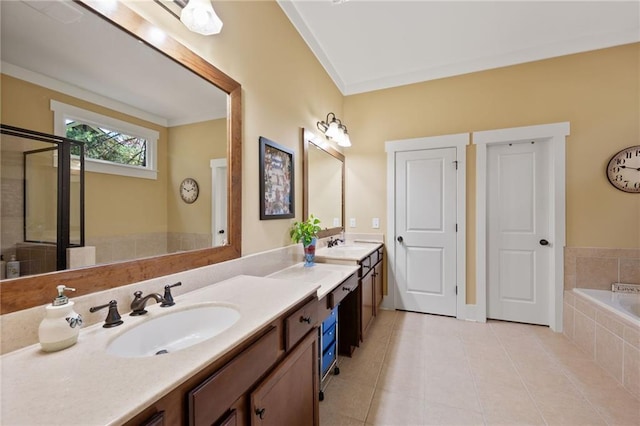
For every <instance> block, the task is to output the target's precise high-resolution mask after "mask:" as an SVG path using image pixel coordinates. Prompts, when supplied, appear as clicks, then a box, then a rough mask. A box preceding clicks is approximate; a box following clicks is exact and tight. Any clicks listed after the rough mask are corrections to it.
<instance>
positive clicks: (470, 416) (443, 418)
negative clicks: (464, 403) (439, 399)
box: [424, 401, 485, 426]
mask: <svg viewBox="0 0 640 426" xmlns="http://www.w3.org/2000/svg"><path fill="white" fill-rule="evenodd" d="M424 424H425V425H452V426H465V425H484V424H485V422H484V418H483V416H482V413H480V412H478V411H473V410H470V409H461V408H456V407H451V406H448V405H444V404H436V403H433V402H430V401H427V402H426V407H425V422H424Z"/></svg>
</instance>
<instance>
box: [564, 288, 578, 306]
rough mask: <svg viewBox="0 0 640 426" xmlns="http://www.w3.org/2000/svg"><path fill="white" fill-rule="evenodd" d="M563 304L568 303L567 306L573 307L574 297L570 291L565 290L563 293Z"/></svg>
mask: <svg viewBox="0 0 640 426" xmlns="http://www.w3.org/2000/svg"><path fill="white" fill-rule="evenodd" d="M563 297H564V302H566V303H568V304H569V306H574V305H575V303H576V296H575V294H574V293H573V291H571V290H566V291H564V293H563Z"/></svg>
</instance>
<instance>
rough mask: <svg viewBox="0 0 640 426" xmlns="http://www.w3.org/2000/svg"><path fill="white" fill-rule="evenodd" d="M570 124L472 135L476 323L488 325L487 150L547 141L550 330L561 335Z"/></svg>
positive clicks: (545, 125) (483, 132)
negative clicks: (499, 145) (474, 204)
mask: <svg viewBox="0 0 640 426" xmlns="http://www.w3.org/2000/svg"><path fill="white" fill-rule="evenodd" d="M569 134H570V124H569V122H562V123H552V124H542V125H537V126H525V127H513V128H508V129H498V130H487V131H482V132H473V134H472V136H473V143H474V145H476V298H477V300H476V308H477V312H476V315H477V316H476V321H479V322H486V321H487V255H486V248H487V208H488V206H487V147H488V146H489V145H496V144H503V143H507V142H518V141H525V140H534V139H537V140H544V141H545V142H546V143H548V144H549V147H548V148H549V149H548V150H547V152H548V161H549V170H550V176H549V191H550V192H551V194H550V197H549V214H550V216H551V217H550V218H549V231H550V232H549V234H550V237H551V238H550V239H551V241H552V243H551V247H550V248H551V250H552V254H551V259H550V263H549V270H550V274H549V275H550V276H549V293H548V294H549V326H550V327H551V329H552V330H553V331H556V332H560V331H562V292H563V290H564V246H565V243H566V222H565V221H566V200H565V192H566V189H565V169H566V152H565V146H566V137H567V136H568V135H569Z"/></svg>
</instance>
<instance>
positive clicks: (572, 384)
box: [536, 336, 610, 425]
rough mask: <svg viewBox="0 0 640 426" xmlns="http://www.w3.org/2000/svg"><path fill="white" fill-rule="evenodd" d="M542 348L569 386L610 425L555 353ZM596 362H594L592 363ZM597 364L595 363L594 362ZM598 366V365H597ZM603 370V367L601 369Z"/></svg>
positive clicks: (572, 344) (574, 345)
mask: <svg viewBox="0 0 640 426" xmlns="http://www.w3.org/2000/svg"><path fill="white" fill-rule="evenodd" d="M563 337H564V338H565V339H566V340H567V343H569V344H570V345H571V346H573V347H575V348H576V349H577V350H578V351H580V352H581V353H584V352H583V351H582V349H580V348H579V347H578V346H577V345H576V344H575V343H574V342H572V341H571V340H569V339H568V338H566V336H563ZM536 339H539V340H540V341H542V339H540V337H539V336H536ZM541 346H542V350H543V351H544V352H545V354H547V355H548V356H550V358H551V359H552V361H553V363H554V364H555V365H557V366H558V367H559V368H560V371H561V372H562V375H563V376H564V377H565V378H566V379H567V380H568V381H569V383H571V386H572V387H573V388H574V389H575V390H576V392H577V393H578V394H579V395H580V396H581V397H582V399H583V401H584V402H586V403H587V405H588V406H590V407H591V408H593V410H594V411H595V412H596V413H597V414H598V417H599V418H600V419H601V420H602V421H603V422H604V423H605V424H607V425H610V423H609V422H608V421H607V419H606V418H605V417H604V416H603V415H602V412H601V411H600V409H599V407H598V404H594V403H593V402H592V401H591V400H590V399H589V397H588V396H587V395H585V393H584V392H583V391H582V389H581V386H578V384H577V383H576V382H575V381H574V380H573V377H572V376H571V374H569V372H568V370H567V368H566V367H565V366H564V365H562V364H561V363H560V362H559V360H558V357H557V356H556V355H555V354H552V353H551V352H550V351H549V350H548V349H547V347H546V346H545V345H544V344H542V345H541ZM594 364H596V363H594ZM596 365H597V364H596ZM598 367H599V366H598ZM603 370H604V369H603Z"/></svg>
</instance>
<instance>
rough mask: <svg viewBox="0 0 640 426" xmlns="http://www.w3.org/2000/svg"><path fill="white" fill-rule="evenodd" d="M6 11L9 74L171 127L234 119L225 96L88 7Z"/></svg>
mask: <svg viewBox="0 0 640 426" xmlns="http://www.w3.org/2000/svg"><path fill="white" fill-rule="evenodd" d="M28 4H29V5H30V6H29V5H28ZM0 7H1V19H2V21H1V26H0V31H1V38H0V41H1V43H2V44H1V51H0V53H1V54H2V65H3V69H2V72H4V73H9V74H10V75H14V76H15V77H18V78H22V79H27V80H28V81H32V82H34V83H37V84H41V85H45V86H46V87H49V88H52V89H56V90H60V91H63V92H65V93H69V94H71V95H74V96H77V97H80V98H83V99H86V100H89V101H92V102H97V103H99V104H102V105H104V106H107V107H110V108H112V109H116V110H119V111H123V112H127V113H130V114H133V115H136V116H138V117H140V118H143V119H147V120H150V121H152V122H156V123H157V124H161V125H164V126H167V125H168V126H175V125H180V124H187V123H193V122H199V121H204V120H210V119H214V118H221V117H226V116H227V95H226V93H224V92H222V91H221V90H220V89H218V88H217V87H215V86H214V85H212V84H211V83H209V82H207V81H205V80H204V79H202V78H201V77H199V76H197V75H195V74H194V73H192V72H191V71H189V70H187V69H186V68H184V67H182V66H180V65H178V64H177V63H175V62H173V61H172V60H170V59H168V58H167V57H165V56H164V55H162V54H160V53H159V52H157V51H155V50H154V49H152V48H150V47H149V46H147V45H145V44H143V43H141V42H139V41H138V40H137V39H135V38H133V37H132V36H130V35H128V34H127V33H125V32H123V31H121V30H118V29H117V28H116V27H114V26H113V25H111V24H110V23H108V22H107V21H105V20H103V19H101V18H99V17H98V16H97V15H95V14H93V13H91V12H89V11H88V10H86V9H84V8H83V7H80V6H78V5H75V4H73V3H72V2H69V1H64V2H58V1H47V2H45V1H30V2H23V1H6V0H0ZM36 9H41V10H36ZM62 21H66V22H62ZM25 70H26V71H25ZM33 73H35V74H33ZM95 95H97V97H96V96H95ZM127 107H130V108H131V109H127ZM125 109H126V111H125Z"/></svg>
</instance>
